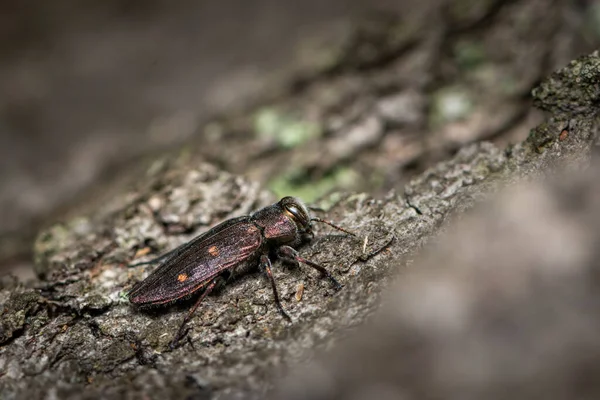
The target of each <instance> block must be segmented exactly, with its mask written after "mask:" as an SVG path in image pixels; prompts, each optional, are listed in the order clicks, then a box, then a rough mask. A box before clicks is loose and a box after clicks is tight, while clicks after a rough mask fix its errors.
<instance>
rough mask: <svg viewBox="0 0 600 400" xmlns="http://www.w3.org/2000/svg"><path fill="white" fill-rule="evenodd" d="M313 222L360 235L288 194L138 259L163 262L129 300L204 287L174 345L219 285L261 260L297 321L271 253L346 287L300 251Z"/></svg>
mask: <svg viewBox="0 0 600 400" xmlns="http://www.w3.org/2000/svg"><path fill="white" fill-rule="evenodd" d="M313 222H320V223H325V224H327V225H329V226H331V227H333V228H335V229H337V230H339V231H341V232H344V233H347V234H349V235H352V236H355V235H354V234H353V233H352V232H350V231H348V230H346V229H343V228H341V227H339V226H337V225H335V224H333V223H331V222H329V221H326V220H323V219H321V218H317V217H313V216H312V215H311V214H310V212H309V208H308V207H307V206H306V205H305V204H304V203H303V202H302V201H301V200H299V199H297V198H295V197H290V196H288V197H284V198H282V199H281V200H280V201H279V202H277V203H274V204H271V205H269V206H267V207H264V208H262V209H260V210H258V211H256V212H254V213H253V214H251V215H246V216H242V217H238V218H232V219H229V220H226V221H224V222H222V223H220V224H219V225H217V226H215V227H213V228H211V229H210V230H208V231H207V232H205V233H203V234H200V235H199V236H197V237H196V238H194V239H192V240H191V241H189V242H188V243H185V244H183V245H182V246H180V247H178V248H176V249H174V250H172V251H170V252H168V253H166V254H165V255H163V256H161V257H158V258H156V259H154V260H151V261H147V262H143V263H138V264H134V266H137V265H141V264H152V263H155V262H158V261H163V262H162V264H161V265H160V266H159V267H158V268H157V269H156V270H154V271H153V272H152V273H151V274H150V275H149V276H148V277H147V278H146V279H144V280H143V281H141V282H138V283H137V284H135V285H134V286H133V287H132V288H131V290H130V291H129V293H128V294H127V296H128V299H129V302H130V303H132V304H134V305H135V306H139V307H146V306H156V305H164V304H169V303H172V302H174V301H177V300H179V299H181V298H184V297H187V296H189V295H192V294H193V293H195V292H197V291H199V290H202V289H203V292H202V294H201V295H200V296H199V298H198V300H197V301H196V303H195V304H194V305H193V306H192V308H191V309H190V311H189V312H188V313H187V315H186V316H185V318H184V319H183V322H182V323H181V325H180V327H179V330H178V331H177V334H176V335H175V337H174V338H173V341H172V342H171V344H170V346H171V348H173V346H174V345H175V344H176V343H177V342H178V341H179V340H180V339H181V337H182V336H184V335H185V333H184V331H183V329H184V326H185V324H186V323H187V322H188V321H189V320H190V319H191V317H192V316H193V315H194V312H195V311H196V309H197V308H198V306H199V305H200V303H201V302H202V300H203V299H204V298H205V297H206V296H208V295H209V294H210V293H211V292H212V290H213V289H214V288H215V286H217V285H218V284H219V283H220V282H224V281H226V280H227V278H228V277H230V276H231V275H233V274H235V273H236V272H239V271H241V270H244V269H246V268H248V267H251V266H256V265H257V264H258V265H259V268H260V269H261V270H262V271H263V272H264V273H265V275H266V276H267V278H268V280H269V282H270V284H271V288H272V289H273V299H274V302H275V306H276V307H277V310H278V311H279V313H280V314H281V315H282V317H283V318H285V319H286V320H288V321H291V318H290V317H289V315H288V314H287V313H286V312H285V310H284V309H283V307H282V305H281V302H280V300H279V294H278V291H277V285H276V283H275V279H274V278H273V273H272V271H271V257H275V258H278V259H281V260H282V261H284V262H288V263H292V264H296V265H298V263H303V264H305V265H308V266H309V267H312V268H314V269H316V270H317V271H319V272H320V273H321V274H322V275H323V276H324V277H326V278H327V279H329V280H330V281H331V283H332V284H333V286H334V287H335V288H336V289H340V288H341V285H340V283H339V282H338V281H337V280H336V279H335V278H334V277H333V276H332V275H331V273H330V272H329V271H327V269H325V267H323V266H321V265H319V264H317V263H315V262H312V261H310V260H307V259H305V258H303V257H301V256H300V254H299V253H298V251H297V250H296V248H297V247H299V246H300V245H301V244H303V243H306V242H307V241H309V240H310V239H312V237H313V236H314V234H313V231H312V223H313Z"/></svg>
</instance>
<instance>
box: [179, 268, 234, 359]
mask: <svg viewBox="0 0 600 400" xmlns="http://www.w3.org/2000/svg"><path fill="white" fill-rule="evenodd" d="M222 279H223V278H221V277H220V276H217V277H216V278H215V279H213V280H212V281H211V282H210V283H209V284H208V286H207V287H206V289H204V292H202V294H201V295H200V297H198V300H196V303H195V304H194V306H193V307H192V308H191V309H190V311H188V313H187V315H186V316H185V318H184V319H183V322H181V325H180V326H179V330H178V331H177V334H176V335H175V337H174V338H173V340H172V341H171V343H170V344H169V347H170V348H171V349H174V348H175V347H176V346H177V343H178V342H179V341H180V340H181V339H182V338H183V336H185V334H186V333H187V331H184V330H183V328H184V327H185V324H187V323H188V321H189V320H190V319H191V318H192V316H193V315H194V313H195V312H196V310H197V309H198V306H199V305H200V303H202V300H204V298H205V297H206V296H208V295H209V294H210V292H212V291H213V289H214V288H215V286H217V284H218V283H219V281H220V280H222Z"/></svg>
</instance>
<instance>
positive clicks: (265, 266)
mask: <svg viewBox="0 0 600 400" xmlns="http://www.w3.org/2000/svg"><path fill="white" fill-rule="evenodd" d="M260 268H261V269H262V270H264V271H265V275H267V278H268V279H269V282H271V287H272V288H273V298H274V299H275V306H277V310H278V311H279V314H281V316H282V317H283V318H285V319H286V320H288V321H289V322H292V319H291V318H290V316H289V315H288V314H287V313H286V312H285V310H284V309H283V307H282V306H281V302H280V301H279V293H277V286H276V285H275V278H273V271H271V260H269V257H268V256H267V255H266V254H263V255H262V256H260Z"/></svg>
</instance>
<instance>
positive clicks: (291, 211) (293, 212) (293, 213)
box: [286, 206, 300, 218]
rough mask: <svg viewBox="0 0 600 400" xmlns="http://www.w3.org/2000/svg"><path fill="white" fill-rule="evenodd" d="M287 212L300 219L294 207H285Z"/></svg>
mask: <svg viewBox="0 0 600 400" xmlns="http://www.w3.org/2000/svg"><path fill="white" fill-rule="evenodd" d="M286 208H287V210H288V211H289V212H290V213H291V214H292V215H293V216H294V217H296V218H300V210H298V207H296V206H287V207H286Z"/></svg>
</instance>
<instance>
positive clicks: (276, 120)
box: [254, 107, 322, 148]
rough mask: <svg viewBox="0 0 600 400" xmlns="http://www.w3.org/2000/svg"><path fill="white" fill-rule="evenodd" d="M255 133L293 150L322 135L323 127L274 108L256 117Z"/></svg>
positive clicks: (263, 111)
mask: <svg viewBox="0 0 600 400" xmlns="http://www.w3.org/2000/svg"><path fill="white" fill-rule="evenodd" d="M254 131H255V132H256V135H257V137H259V138H260V139H263V140H272V141H273V142H275V143H277V145H279V146H280V147H283V148H293V147H296V146H299V145H301V144H303V143H306V142H308V141H309V140H311V139H314V138H317V137H319V136H320V135H321V131H322V129H321V127H320V126H319V125H317V124H315V123H312V122H310V121H308V120H304V119H299V118H296V117H294V116H293V115H290V114H288V113H284V112H282V111H280V110H277V109H275V108H272V107H268V108H263V109H261V110H259V111H258V112H257V113H256V114H255V116H254Z"/></svg>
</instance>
